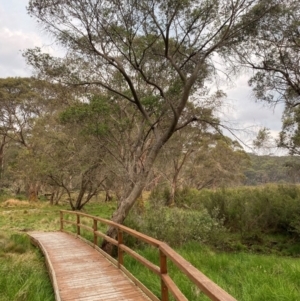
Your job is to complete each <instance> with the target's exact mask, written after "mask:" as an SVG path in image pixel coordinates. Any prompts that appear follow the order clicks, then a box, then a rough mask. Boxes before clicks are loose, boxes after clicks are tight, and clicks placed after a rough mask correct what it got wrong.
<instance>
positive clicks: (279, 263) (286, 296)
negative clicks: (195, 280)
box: [125, 242, 300, 301]
mask: <svg viewBox="0 0 300 301" xmlns="http://www.w3.org/2000/svg"><path fill="white" fill-rule="evenodd" d="M155 251H156V250H154V249H150V248H144V249H141V250H139V253H140V254H141V255H142V256H145V257H146V258H147V259H148V260H150V261H152V262H153V261H154V262H155V258H157V253H156V252H155ZM176 251H177V252H179V254H181V255H182V256H183V257H184V258H186V259H187V260H188V261H190V262H191V263H192V264H193V265H194V266H195V267H197V268H198V269H199V270H200V271H201V272H203V273H204V274H205V275H207V276H208V277H209V278H210V279H212V280H213V281H214V282H216V283H217V284H218V285H219V286H221V287H222V288H223V289H225V290H226V291H227V292H228V293H230V294H231V295H232V296H233V297H235V298H236V299H237V300H239V301H261V300H264V301H283V300H284V301H297V300H298V297H299V293H300V281H299V277H298V274H299V272H300V265H299V261H298V259H291V258H283V257H281V258H280V260H278V257H277V256H274V255H269V256H265V255H255V254H247V253H243V252H237V253H230V254H228V253H220V252H214V251H212V250H211V249H210V248H207V247H206V246H203V245H202V244H199V243H197V242H190V243H187V244H185V245H184V246H183V247H180V248H177V249H176ZM125 266H126V267H127V268H129V269H130V271H131V272H132V273H133V275H135V276H136V277H137V278H138V279H139V280H141V281H142V282H143V283H145V284H146V286H147V287H149V288H151V289H152V290H153V291H154V292H155V293H156V294H157V296H159V294H160V282H159V279H158V277H156V276H155V275H153V273H151V272H150V271H149V270H147V269H143V268H142V267H141V266H140V265H139V264H138V263H137V262H136V261H135V260H134V259H132V258H131V257H129V256H127V257H126V258H125ZM168 273H169V274H170V275H171V277H172V279H173V280H174V281H175V283H176V284H177V285H178V287H179V288H180V290H181V291H182V292H183V293H184V294H185V296H186V297H187V298H188V300H195V301H198V300H199V301H200V300H210V299H208V298H207V297H206V296H204V294H203V293H202V292H201V291H200V290H198V289H197V288H195V286H194V285H193V284H192V283H191V281H189V280H188V279H187V278H185V277H183V276H182V273H180V272H179V271H178V269H177V268H176V267H175V266H174V265H172V264H170V265H168ZM257 283H259V285H257Z"/></svg>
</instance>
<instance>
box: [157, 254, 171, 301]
mask: <svg viewBox="0 0 300 301" xmlns="http://www.w3.org/2000/svg"><path fill="white" fill-rule="evenodd" d="M159 262H160V275H162V274H167V273H168V268H167V256H166V255H165V254H164V253H163V252H162V251H161V250H159ZM160 281H161V301H169V291H168V287H167V286H166V284H165V283H164V281H163V279H162V278H161V280H160Z"/></svg>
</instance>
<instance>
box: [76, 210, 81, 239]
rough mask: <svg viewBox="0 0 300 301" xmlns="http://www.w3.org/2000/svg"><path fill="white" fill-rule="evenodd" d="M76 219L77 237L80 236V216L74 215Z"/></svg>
mask: <svg viewBox="0 0 300 301" xmlns="http://www.w3.org/2000/svg"><path fill="white" fill-rule="evenodd" d="M76 217H77V235H80V226H79V225H80V215H79V214H76Z"/></svg>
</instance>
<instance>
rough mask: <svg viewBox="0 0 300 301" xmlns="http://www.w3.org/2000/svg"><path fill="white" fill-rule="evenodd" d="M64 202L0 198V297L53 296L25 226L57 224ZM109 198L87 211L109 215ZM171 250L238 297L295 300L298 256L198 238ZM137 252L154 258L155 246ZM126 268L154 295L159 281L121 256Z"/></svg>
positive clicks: (192, 296)
mask: <svg viewBox="0 0 300 301" xmlns="http://www.w3.org/2000/svg"><path fill="white" fill-rule="evenodd" d="M68 208H69V207H68V205H67V204H65V205H63V206H55V207H52V206H49V205H48V204H47V203H45V202H40V203H36V204H28V203H27V202H25V201H20V202H17V203H15V204H13V203H11V204H9V203H5V202H3V201H2V202H0V300H1V301H29V300H30V301H38V300H40V301H42V300H43V301H54V295H53V291H52V286H51V283H50V280H49V277H48V274H47V271H46V267H45V264H44V259H43V257H42V255H41V253H40V252H39V251H38V250H37V249H36V248H35V247H33V246H31V245H30V243H29V240H28V237H27V235H26V231H32V230H43V231H51V230H58V228H59V213H58V212H59V210H60V209H68ZM114 208H115V204H113V203H109V204H105V203H91V204H90V205H88V206H87V207H86V208H85V211H86V212H87V213H90V214H94V215H98V216H102V217H105V218H109V217H110V215H111V212H112V211H113V210H114ZM177 251H178V252H179V253H180V254H181V255H182V256H183V257H185V258H186V259H187V260H189V261H190V262H191V263H192V264H193V265H195V266H196V267H197V268H199V269H200V270H201V271H202V272H203V273H205V274H206V275H207V276H208V277H210V278H211V279H212V280H213V281H215V282H216V283H218V284H219V285H220V286H221V287H222V288H224V289H225V290H226V291H228V292H229V293H230V294H232V295H233V296H234V297H235V298H236V299H237V300H239V301H250V300H251V301H269V300H270V301H271V300H272V301H285V300H286V301H300V261H299V259H297V258H289V257H283V256H281V257H278V256H275V255H257V254H251V253H243V252H236V253H222V252H221V253H220V252H215V251H212V249H210V248H208V247H206V246H204V245H201V244H199V243H195V242H193V243H187V244H185V245H184V246H182V247H180V248H178V249H177ZM138 252H140V253H142V254H143V255H144V256H145V257H147V258H148V259H150V260H152V261H153V262H156V261H157V257H158V256H157V250H152V249H150V248H141V249H139V250H138ZM125 264H126V266H127V267H128V268H129V270H130V271H132V272H133V274H134V275H136V276H137V277H138V278H139V279H141V280H142V281H143V282H144V283H145V284H146V285H147V286H148V287H150V288H151V289H152V290H153V291H154V292H155V293H156V294H158V295H159V291H160V286H159V285H160V282H159V279H157V278H156V276H155V275H153V274H152V273H151V272H148V271H147V270H145V269H144V268H142V267H141V266H140V265H139V264H137V263H136V262H135V261H134V260H132V259H131V258H129V257H128V256H126V258H125ZM169 272H170V274H171V275H172V277H173V279H174V280H175V282H176V283H177V284H178V285H179V287H180V288H181V289H182V291H183V292H184V293H185V294H186V296H187V297H188V299H189V300H195V301H197V300H208V299H207V298H206V297H204V296H203V295H202V293H201V292H200V291H199V290H198V289H197V288H195V287H193V286H192V284H191V283H190V282H189V281H188V279H185V278H183V277H182V275H181V274H180V273H179V272H178V271H177V269H176V268H175V267H173V266H172V265H170V267H169Z"/></svg>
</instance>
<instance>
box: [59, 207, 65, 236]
mask: <svg viewBox="0 0 300 301" xmlns="http://www.w3.org/2000/svg"><path fill="white" fill-rule="evenodd" d="M59 216H60V231H62V230H63V229H64V213H63V212H62V211H59Z"/></svg>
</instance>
